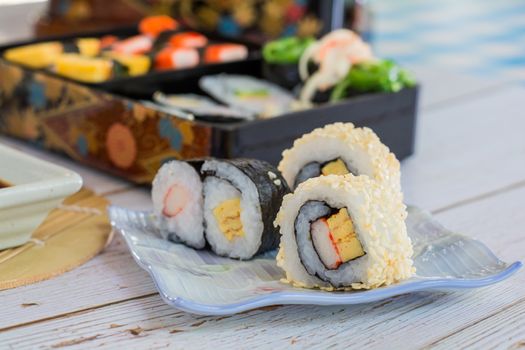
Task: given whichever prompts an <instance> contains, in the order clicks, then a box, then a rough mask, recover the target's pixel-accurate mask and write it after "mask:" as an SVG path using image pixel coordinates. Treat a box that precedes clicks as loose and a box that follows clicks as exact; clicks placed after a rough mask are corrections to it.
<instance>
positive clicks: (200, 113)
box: [153, 91, 253, 121]
mask: <svg viewBox="0 0 525 350" xmlns="http://www.w3.org/2000/svg"><path fill="white" fill-rule="evenodd" d="M153 99H154V100H155V101H156V102H158V103H160V104H162V105H164V106H167V107H170V108H175V109H177V110H182V111H185V112H189V113H192V114H193V115H194V116H196V117H198V118H200V119H205V120H210V121H214V120H216V119H221V120H222V119H232V121H239V120H250V119H253V117H252V115H251V114H249V113H247V112H245V111H242V110H237V109H234V108H230V107H227V106H223V105H220V104H218V103H216V102H215V101H213V100H212V99H210V98H208V97H206V96H201V95H196V94H173V95H166V94H164V93H162V92H160V91H157V92H156V93H154V94H153Z"/></svg>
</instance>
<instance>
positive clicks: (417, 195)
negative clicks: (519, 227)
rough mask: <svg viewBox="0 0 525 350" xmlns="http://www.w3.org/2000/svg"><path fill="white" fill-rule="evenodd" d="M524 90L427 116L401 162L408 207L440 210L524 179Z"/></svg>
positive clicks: (509, 90)
mask: <svg viewBox="0 0 525 350" xmlns="http://www.w3.org/2000/svg"><path fill="white" fill-rule="evenodd" d="M524 108H525V89H523V88H518V87H507V88H504V89H501V90H500V91H498V92H495V93H493V94H490V95H486V96H484V98H482V99H475V100H468V101H466V102H463V103H461V104H455V105H452V106H451V107H447V108H440V109H438V110H433V111H427V112H424V113H423V114H422V116H421V118H420V121H419V126H418V135H417V146H416V154H415V155H413V156H412V157H410V158H409V159H406V160H405V161H404V162H403V164H402V169H401V170H402V182H403V183H402V185H403V191H404V193H405V199H406V202H407V203H411V204H417V205H418V206H421V207H423V208H427V209H430V210H436V209H439V208H442V207H445V206H447V205H451V204H453V203H455V202H459V201H462V200H465V199H467V198H472V197H476V196H478V195H480V194H483V193H487V192H490V191H494V190H497V189H501V188H503V187H506V186H508V185H509V184H512V183H516V182H520V181H522V180H524V179H525V137H523V130H525V118H523V110H524Z"/></svg>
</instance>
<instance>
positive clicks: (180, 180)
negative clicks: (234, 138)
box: [152, 159, 289, 259]
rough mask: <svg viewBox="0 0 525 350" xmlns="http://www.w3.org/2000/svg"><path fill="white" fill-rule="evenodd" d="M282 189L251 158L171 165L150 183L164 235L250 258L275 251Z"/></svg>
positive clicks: (272, 172) (272, 173) (270, 171)
mask: <svg viewBox="0 0 525 350" xmlns="http://www.w3.org/2000/svg"><path fill="white" fill-rule="evenodd" d="M288 192H289V189H288V186H287V185H286V182H285V181H284V179H283V178H282V177H281V176H280V174H279V172H278V171H277V170H276V169H275V168H274V167H273V166H271V165H270V164H268V163H266V162H263V161H259V160H253V159H236V160H218V159H208V160H205V161H192V162H183V161H171V162H169V163H166V164H165V165H163V166H162V167H161V169H160V170H159V172H158V174H157V176H156V177H155V180H154V181H153V189H152V197H153V205H154V211H155V214H156V215H157V216H158V217H159V218H160V220H159V222H160V227H161V231H165V232H167V234H165V237H167V238H169V239H171V240H174V241H177V242H183V243H185V244H187V245H188V246H191V247H194V248H203V247H204V245H205V243H206V242H207V243H208V244H209V246H210V247H211V249H212V250H213V251H214V252H215V253H216V254H217V255H221V256H227V257H230V258H236V259H250V258H252V257H253V256H254V255H256V254H259V253H263V252H265V251H268V250H271V249H274V248H277V245H278V242H279V235H278V232H277V230H276V229H275V228H274V227H273V220H274V219H275V215H276V214H277V211H278V210H279V207H280V205H281V201H282V198H283V196H284V195H285V194H286V193H288Z"/></svg>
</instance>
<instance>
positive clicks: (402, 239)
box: [152, 123, 414, 289]
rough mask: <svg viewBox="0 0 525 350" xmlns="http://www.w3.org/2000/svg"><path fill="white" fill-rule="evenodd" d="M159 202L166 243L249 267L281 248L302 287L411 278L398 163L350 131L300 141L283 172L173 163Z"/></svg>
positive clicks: (248, 165)
mask: <svg viewBox="0 0 525 350" xmlns="http://www.w3.org/2000/svg"><path fill="white" fill-rule="evenodd" d="M281 174H282V175H281ZM289 185H290V186H289ZM290 188H293V193H290ZM152 199H153V204H154V208H155V209H154V212H155V215H156V216H157V217H158V220H159V228H160V232H163V235H164V238H166V239H169V240H171V241H174V242H181V243H183V244H186V245H187V246H189V247H192V248H196V249H202V248H204V247H209V248H210V249H211V250H212V251H213V252H214V253H216V254H217V255H220V256H227V257H230V258H238V259H242V260H245V259H251V258H253V257H254V256H255V255H256V254H260V253H265V252H267V251H269V250H272V249H275V248H277V246H278V245H279V241H280V245H279V253H278V255H277V265H278V266H280V267H281V268H282V269H283V270H284V271H285V272H286V279H287V280H288V282H290V283H292V284H293V285H295V286H301V287H308V288H315V287H318V288H324V289H334V288H353V289H361V288H365V289H370V288H377V287H380V286H383V285H389V284H392V283H395V282H398V281H401V280H404V279H407V278H409V277H410V276H411V275H412V274H413V273H414V268H413V266H412V265H413V263H412V260H411V256H412V253H413V250H412V244H411V241H410V238H409V237H408V235H407V230H406V225H405V222H404V221H405V219H406V216H407V212H406V207H405V205H404V204H403V195H402V192H401V184H400V170H399V162H398V161H397V159H396V157H395V155H394V154H393V153H391V152H390V151H389V149H388V148H387V147H386V146H385V145H383V144H382V143H381V141H380V140H379V138H378V137H377V135H376V134H375V133H374V132H373V131H372V130H370V129H368V128H356V127H354V125H353V124H351V123H347V124H343V123H335V124H330V125H327V126H325V127H323V128H320V129H316V130H314V131H312V132H311V133H309V134H306V135H304V136H303V137H301V138H300V139H298V140H296V141H295V143H294V145H293V147H292V148H291V149H289V150H286V151H284V152H283V159H282V161H281V163H280V164H279V168H278V169H276V168H274V167H273V166H271V165H270V164H268V163H266V162H262V161H259V160H255V159H232V160H219V159H206V160H195V161H186V162H184V161H171V162H168V163H166V164H164V165H163V166H162V168H161V169H160V170H159V172H158V173H157V176H156V177H155V180H154V181H153V189H152ZM274 224H275V227H274ZM276 227H278V228H279V229H277V228H276ZM279 231H280V234H279Z"/></svg>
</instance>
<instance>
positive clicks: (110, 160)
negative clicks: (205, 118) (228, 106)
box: [0, 59, 212, 183]
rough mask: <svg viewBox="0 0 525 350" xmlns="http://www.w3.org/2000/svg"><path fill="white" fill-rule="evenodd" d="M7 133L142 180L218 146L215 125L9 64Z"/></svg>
mask: <svg viewBox="0 0 525 350" xmlns="http://www.w3.org/2000/svg"><path fill="white" fill-rule="evenodd" d="M0 132H2V133H5V134H9V135H11V136H15V137H18V138H22V139H25V140H28V141H30V142H31V143H33V144H35V145H37V146H39V147H42V148H46V149H50V150H53V151H58V152H61V153H64V154H66V155H68V156H69V157H71V158H73V159H75V160H76V161H78V162H81V163H84V164H87V165H90V166H94V167H97V168H99V169H102V170H104V171H107V172H109V173H112V174H114V175H117V176H121V177H124V178H127V179H129V180H131V181H134V182H137V183H147V182H149V181H151V180H152V178H153V176H154V175H155V172H156V171H157V169H158V168H159V166H160V165H161V163H162V162H163V161H165V160H167V159H171V158H192V157H203V156H208V155H210V154H211V148H212V147H211V144H212V140H211V137H212V130H211V128H210V127H209V126H206V125H202V124H198V123H193V122H191V121H187V120H183V119H179V118H176V117H174V116H170V115H167V114H165V113H162V112H158V111H155V110H152V109H150V108H147V107H146V106H144V105H141V104H140V103H136V102H133V101H131V100H127V99H123V98H120V97H116V96H113V95H111V94H108V93H104V92H101V91H99V90H95V89H90V88H89V87H85V86H82V85H80V84H76V83H73V82H69V81H66V80H63V79H60V78H55V77H52V76H50V75H47V74H45V73H42V72H38V71H32V70H28V69H24V68H21V67H19V66H17V65H13V64H10V63H7V62H5V61H4V60H1V59H0Z"/></svg>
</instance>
